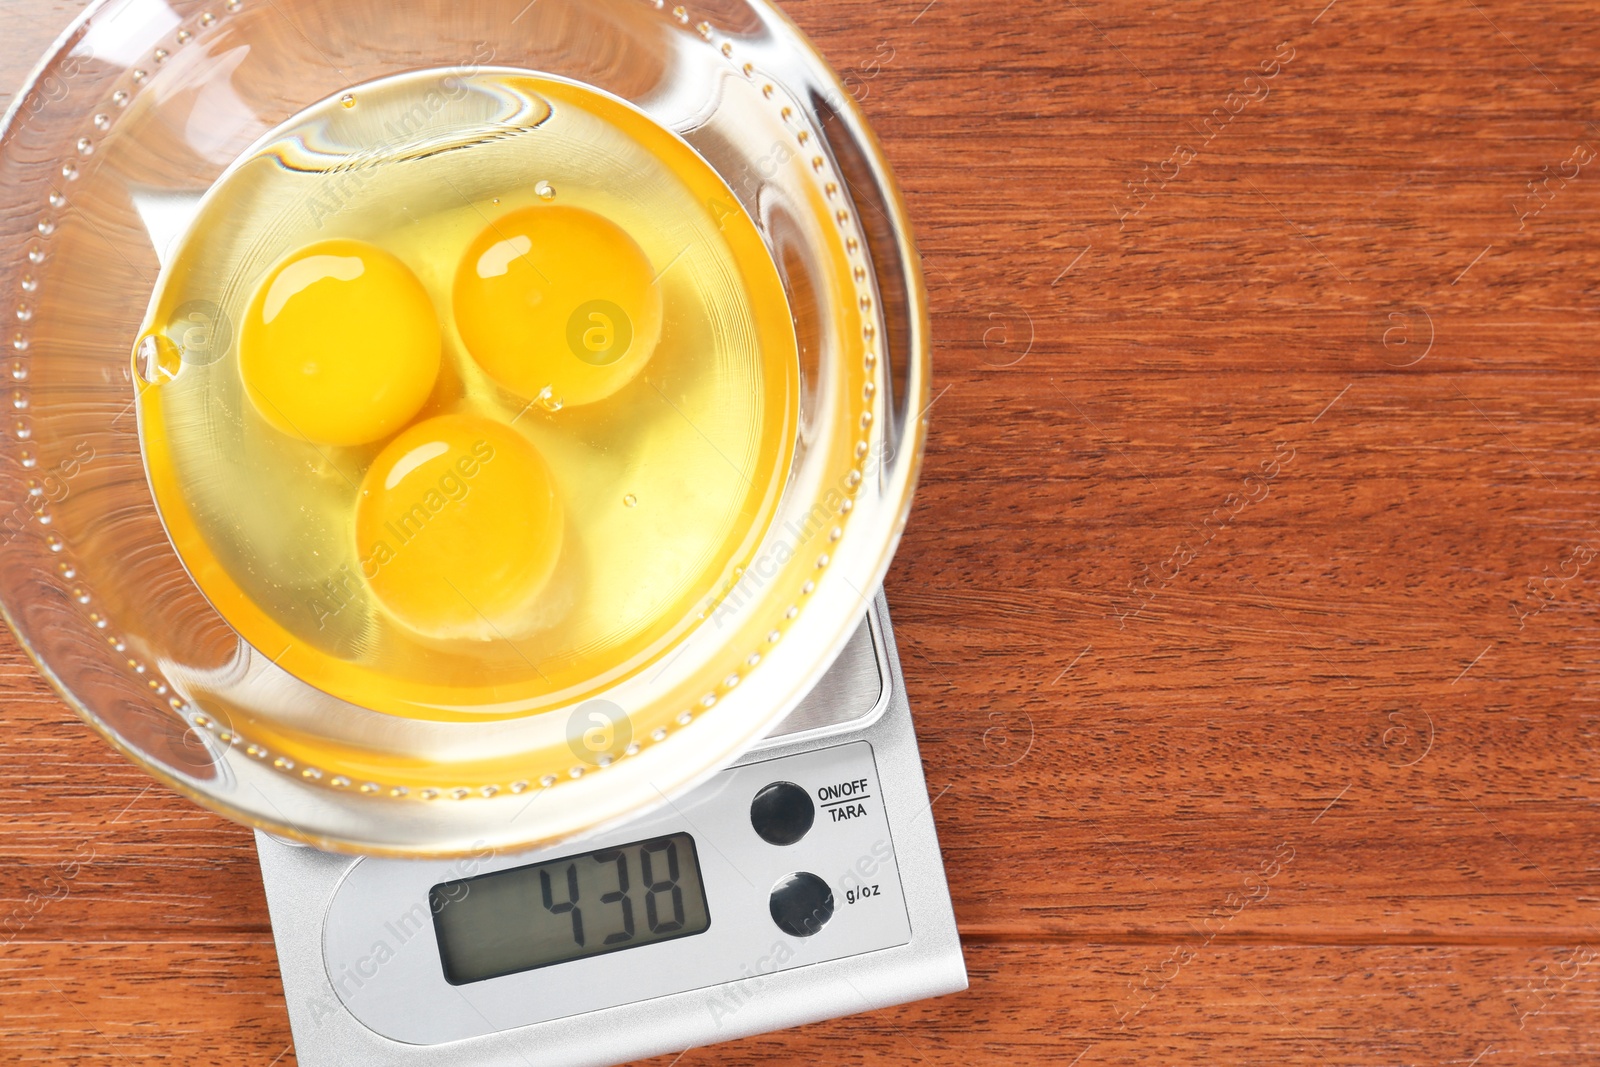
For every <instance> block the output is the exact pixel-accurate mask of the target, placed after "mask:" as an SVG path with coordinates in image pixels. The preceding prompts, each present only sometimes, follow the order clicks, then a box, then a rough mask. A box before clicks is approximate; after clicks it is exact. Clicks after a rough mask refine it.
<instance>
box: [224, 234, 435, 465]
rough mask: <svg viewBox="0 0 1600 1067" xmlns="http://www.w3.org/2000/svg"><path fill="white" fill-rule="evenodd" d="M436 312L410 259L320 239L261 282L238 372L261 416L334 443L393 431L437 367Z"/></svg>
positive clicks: (422, 395) (420, 398)
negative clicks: (404, 259) (408, 264)
mask: <svg viewBox="0 0 1600 1067" xmlns="http://www.w3.org/2000/svg"><path fill="white" fill-rule="evenodd" d="M439 349H440V341H439V322H438V319H437V317H436V316H435V315H434V311H433V304H432V302H431V301H429V299H428V294H427V291H426V290H425V289H423V287H422V283H421V282H420V281H418V280H417V277H416V275H414V274H412V273H411V271H410V269H409V268H407V267H406V265H405V264H404V263H402V262H400V261H399V260H398V259H396V258H395V257H394V256H392V255H390V254H389V253H388V252H385V251H383V250H382V249H380V248H375V247H373V246H372V245H369V244H366V243H364V242H361V241H351V240H331V241H318V242H316V243H314V244H310V245H307V246H306V247H304V248H302V249H300V250H299V251H298V252H295V253H294V254H293V255H291V256H289V257H288V258H287V259H285V260H284V261H283V262H282V263H279V264H278V265H277V266H276V267H274V268H273V269H272V271H271V272H270V273H269V274H268V275H267V276H266V278H265V279H264V280H263V281H262V282H261V284H260V286H258V287H257V289H256V292H255V295H254V296H253V297H252V298H251V300H250V307H249V310H248V311H247V312H246V314H245V320H244V325H243V326H242V328H241V329H240V333H239V372H240V374H241V375H242V377H243V378H244V387H245V392H246V394H247V395H248V396H249V397H250V401H251V403H252V404H254V405H255V408H256V410H257V411H258V412H260V413H261V416H262V418H264V419H266V420H267V422H269V423H271V424H272V425H273V426H275V427H277V428H278V429H279V430H282V431H283V432H284V433H287V434H293V435H295V436H297V437H304V438H306V439H308V440H311V441H317V442H321V443H324V444H330V445H358V444H363V443H365V442H368V441H376V440H378V439H379V438H382V437H387V436H388V435H390V434H392V433H394V432H395V431H396V430H398V429H400V427H402V426H404V425H405V424H406V423H407V422H409V421H410V420H411V417H412V416H413V415H415V414H416V413H417V410H418V409H419V408H421V407H422V404H423V402H424V401H425V400H427V398H428V394H429V393H430V392H432V391H433V383H434V379H436V378H437V377H438V376H439Z"/></svg>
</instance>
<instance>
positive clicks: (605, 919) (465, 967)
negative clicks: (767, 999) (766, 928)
mask: <svg viewBox="0 0 1600 1067" xmlns="http://www.w3.org/2000/svg"><path fill="white" fill-rule="evenodd" d="M428 902H429V904H430V906H431V907H432V910H433V926H434V931H435V933H436V934H437V935H438V941H439V956H440V960H441V962H442V964H443V966H444V976H445V980H446V981H448V982H449V983H450V984H451V985H466V984H467V983H469V982H481V981H483V980H485V979H488V978H498V977H500V976H502V975H507V974H515V973H517V972H518V971H529V970H533V969H534V968H535V967H548V966H549V965H551V964H553V963H565V962H567V961H568V960H576V959H582V958H584V957H586V956H598V955H601V954H602V953H606V952H617V951H620V950H622V949H628V948H634V947H636V946H639V945H649V944H653V943H655V942H657V941H670V940H672V939H673V938H679V937H691V936H693V935H695V934H699V933H703V932H705V930H706V929H708V928H709V927H710V926H711V913H710V911H709V909H708V908H707V905H706V893H705V885H704V883H703V882H702V881H701V878H700V859H699V856H698V855H697V854H696V853H695V847H694V838H692V837H690V836H689V835H688V834H671V835H669V836H667V837H656V838H651V839H650V840H648V841H636V842H634V843H633V844H630V845H619V846H617V847H615V848H606V849H601V850H599V851H598V852H589V853H585V854H583V855H580V856H567V857H564V858H562V859H557V860H546V861H544V862H541V863H533V864H529V865H528V866H526V867H515V868H513V869H511V870H508V871H496V872H494V873H493V874H484V875H479V876H478V877H476V878H467V879H462V880H460V881H454V882H441V883H439V884H438V885H436V886H434V887H433V888H432V889H431V890H429V891H428Z"/></svg>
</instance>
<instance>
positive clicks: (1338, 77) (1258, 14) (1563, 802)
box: [0, 0, 1600, 1067]
mask: <svg viewBox="0 0 1600 1067" xmlns="http://www.w3.org/2000/svg"><path fill="white" fill-rule="evenodd" d="M1324 2H1325V0H1310V2H1309V3H1305V4H1300V3H1290V4H1287V5H1279V6H1278V7H1276V8H1274V9H1271V10H1267V9H1264V8H1262V7H1261V6H1260V5H1255V4H1249V5H1247V4H1243V3H1239V2H1236V0H1228V2H1226V3H1218V4H1200V3H1192V2H1190V3H1176V4H1148V3H1132V4H1125V3H1110V2H1105V0H1081V2H1080V0H1005V2H1001V3H990V4H972V3H958V2H955V0H931V2H930V0H886V2H883V3H866V2H862V0H793V2H791V3H789V4H788V5H787V10H788V11H789V12H790V14H791V15H793V16H794V17H795V18H796V19H797V20H798V21H799V22H800V23H801V25H802V26H803V27H804V28H805V29H806V30H807V31H808V32H809V33H810V34H811V35H812V36H813V37H814V39H815V40H816V41H817V42H818V44H819V45H820V46H821V48H822V50H823V52H824V53H825V54H826V55H828V56H829V57H830V58H831V60H832V61H833V63H834V64H835V66H836V67H837V68H838V69H839V70H840V71H842V72H844V73H845V74H846V75H847V76H848V77H849V79H850V83H851V85H852V87H853V91H855V92H856V93H857V95H858V96H859V97H860V98H861V100H862V103H863V105H864V107H865V110H866V112H867V113H868V115H869V116H870V118H871V119H872V121H873V122H874V123H875V124H876V126H877V130H878V132H879V133H880V135H881V136H882V139H883V142H884V144H885V146H886V149H887V152H888V154H889V156H890V158H891V159H892V161H893V162H894V164H895V166H896V167H897V168H898V172H899V177H900V180H901V182H902V183H903V184H904V187H905V190H906V193H907V196H908V198H909V202H910V206H911V213H912V216H913V218H914V220H915V222H916V224H917V230H918V234H919V237H920V239H921V242H922V247H923V249H924V252H925V255H926V260H927V262H926V267H927V273H928V277H929V282H930V288H931V291H932V299H933V311H934V323H935V337H936V344H937V353H936V357H935V364H936V376H935V377H936V380H935V385H934V388H935V391H936V392H937V393H938V396H939V399H938V401H937V402H936V404H935V406H934V409H933V433H932V439H931V441H930V443H929V449H928V457H927V468H926V474H925V476H924V479H923V484H922V488H921V492H920V495H919V497H918V503H917V508H916V511H915V514H914V516H913V519H912V522H911V526H910V529H909V531H908V533H907V535H906V540H905V543H904V546H903V548H902V550H901V552H900V555H899V558H898V560H897V562H896V564H895V567H894V570H893V572H892V574H891V576H890V579H889V582H888V590H889V597H890V602H891V604H892V606H893V608H894V611H895V621H896V624H897V627H898V633H899V640H900V648H901V653H902V655H903V658H904V665H905V672H906V677H907V682H908V685H909V688H910V694H911V701H912V706H913V707H914V708H915V709H916V712H917V714H918V717H919V726H920V732H921V736H922V745H923V756H924V760H925V763H926V768H927V775H928V781H929V785H930V790H931V794H932V795H933V796H934V797H936V798H937V801H936V803H935V807H934V811H935V812H936V815H937V819H938V824H939V829H940V832H941V834H942V837H943V841H944V847H945V857H946V861H947V863H948V866H949V875H950V884H951V889H952V893H953V896H954V898H955V906H956V912H957V915H958V917H959V919H960V924H961V927H962V932H963V938H964V942H965V946H966V952H967V961H968V966H969V968H970V969H971V973H972V989H971V990H970V991H969V992H968V993H966V994H963V995H960V996H955V997H950V998H945V999H942V1000H938V1001H933V1002H927V1003H922V1004H915V1005H911V1006H908V1007H904V1008H899V1009H895V1010H891V1011H882V1012H876V1013H873V1014H870V1015H866V1016H861V1017H856V1018H849V1019H841V1020H838V1021H835V1022H831V1023H826V1024H822V1025H817V1026H811V1027H807V1028H805V1029H803V1030H800V1031H798V1032H789V1033H783V1034H778V1035H773V1036H769V1037H764V1038H756V1039H753V1040H748V1041H744V1042H740V1043H738V1044H735V1045H732V1046H727V1047H721V1048H718V1049H716V1050H714V1051H713V1050H694V1051H690V1052H688V1053H687V1054H686V1055H684V1056H683V1057H681V1058H679V1059H677V1060H673V1058H672V1057H666V1058H663V1059H661V1060H660V1061H658V1063H659V1067H667V1065H668V1064H669V1063H679V1064H683V1065H684V1067H689V1065H695V1064H711V1063H720V1064H754V1063H773V1062H803V1063H818V1064H865V1063H871V1064H901V1063H905V1064H910V1063H923V1064H950V1065H962V1067H965V1065H968V1064H972V1063H975V1062H977V1063H985V1062H1002V1061H1006V1062H1012V1063H1032V1062H1047V1063H1059V1064H1062V1065H1069V1064H1082V1065H1083V1067H1100V1065H1109V1064H1151V1065H1154V1064H1161V1065H1169V1064H1212V1063H1236V1064H1272V1065H1277V1064H1283V1063H1316V1064H1319V1065H1332V1064H1419V1065H1434V1064H1439V1065H1443V1064H1463V1065H1465V1064H1481V1065H1483V1067H1497V1065H1503V1064H1508V1063H1535V1062H1537V1063H1541V1064H1551V1065H1554V1064H1593V1063H1595V1062H1597V1060H1600V955H1597V952H1600V918H1597V910H1596V909H1597V905H1600V850H1597V846H1600V807H1597V803H1600V780H1597V774H1600V759H1597V756H1596V745H1597V742H1600V717H1597V708H1600V671H1597V669H1596V665H1595V661H1594V659H1593V657H1594V656H1595V655H1596V651H1597V647H1600V629H1597V627H1596V608H1597V605H1600V591H1597V590H1600V586H1597V584H1596V580H1597V578H1600V559H1597V558H1596V556H1597V553H1600V528H1597V526H1596V525H1595V522H1594V518H1593V517H1594V514H1595V508H1596V504H1597V503H1600V487H1597V486H1596V485H1595V482H1594V480H1593V478H1592V473H1593V471H1594V469H1595V464H1596V449H1600V429H1597V428H1596V426H1595V415H1596V412H1597V410H1600V408H1597V406H1596V405H1597V404H1600V376H1597V375H1596V374H1595V373H1594V368H1595V361H1596V347H1595V331H1594V321H1595V315H1596V312H1597V305H1600V243H1597V241H1596V240H1595V237H1594V235H1595V234H1596V233H1597V232H1600V231H1597V229H1596V224H1597V217H1596V216H1597V213H1600V173H1595V169H1594V168H1592V167H1588V166H1585V163H1586V162H1588V161H1590V160H1593V159H1595V158H1596V155H1597V153H1600V127H1597V126H1596V125H1594V120H1595V119H1596V118H1597V117H1600V112H1597V111H1596V105H1597V100H1600V67H1597V60H1600V22H1597V21H1596V19H1595V17H1594V12H1593V8H1592V5H1588V4H1584V3H1581V2H1578V0H1572V2H1567V3H1551V2H1546V0H1532V2H1524V3H1519V4H1513V3H1508V2H1506V0H1452V2H1449V3H1445V2H1439V3H1431V4H1424V5H1413V4H1406V5H1394V4H1389V3H1376V2H1373V0H1334V2H1333V3H1329V4H1327V6H1326V7H1323V6H1322V4H1323V3H1324ZM78 7H79V4H78V2H77V0H50V2H48V3H41V2H40V0H7V2H5V3H4V4H3V6H0V30H3V31H4V36H3V37H0V39H3V40H4V41H5V46H4V51H5V56H4V67H3V70H0V82H3V83H4V84H5V85H6V86H8V87H15V86H17V85H19V84H20V81H21V78H22V76H23V72H24V71H25V69H26V68H27V66H28V65H29V64H31V62H32V61H33V58H34V56H35V55H37V54H38V53H39V52H40V51H41V50H42V49H43V48H44V46H45V45H46V44H47V42H48V40H49V38H50V37H52V36H53V35H54V34H55V33H56V32H57V31H58V30H59V28H60V27H62V26H64V25H65V23H66V22H67V20H68V19H69V18H70V17H71V15H72V14H73V13H74V12H75V10H76V9H77V8H78ZM1530 183H1536V184H1533V185H1530ZM0 675H3V677H0V685H3V686H4V703H3V706H0V906H3V907H4V908H8V909H9V908H14V907H19V906H28V905H27V901H28V894H29V893H37V894H42V895H46V896H49V897H53V898H54V899H49V900H47V901H46V902H45V904H44V905H43V906H42V907H40V908H39V909H38V911H37V914H34V915H33V916H32V918H31V920H30V922H29V923H28V924H27V927H26V929H25V931H24V932H23V933H22V934H21V935H20V936H19V937H17V938H16V940H14V941H12V942H11V943H10V944H8V945H6V946H5V947H4V948H3V949H0V1047H3V1048H4V1049H5V1052H4V1056H3V1058H4V1059H5V1060H6V1061H7V1062H10V1063H25V1064H35V1063H71V1064H101V1063H105V1064H111V1063H144V1062H147V1061H154V1060H166V1059H169V1058H170V1059H171V1060H172V1061H174V1062H179V1063H184V1064H191V1065H196V1064H227V1065H230V1067H236V1065H239V1064H254V1065H258V1067H266V1065H270V1064H280V1065H282V1064H289V1063H292V1062H293V1061H294V1053H293V1050H292V1047H291V1041H290V1034H289V1027H288V1023H287V1019H286V1017H285V1014H284V1005H283V998H282V992H281V989H280V986H279V982H278V975H277V970H276V965H275V961H274V957H273V948H272V939H271V936H270V933H269V929H268V924H267V914H266V908H265V905H264V902H263V899H262V892H261V886H260V881H259V878H258V875H257V871H256V864H255V858H254V852H253V849H252V846H251V842H250V838H249V835H248V834H247V833H246V832H245V831H244V830H242V829H240V828H238V827H235V826H232V825H230V824H227V823H225V822H223V821H221V820H219V819H217V818H215V817H213V816H211V815H209V814H206V813H204V812H202V811H200V810H199V809H197V808H195V807H193V806H192V805H191V804H189V803H188V802H186V801H184V800H182V799H180V798H179V797H177V796H176V795H174V794H172V793H170V792H168V791H167V790H166V789H164V788H162V787H160V786H155V785H152V784H150V783H149V782H148V781H147V780H146V779H145V778H144V776H143V775H142V774H141V773H140V772H139V771H137V770H135V769H134V768H133V767H131V766H129V765H127V764H125V763H124V762H123V761H122V760H121V759H120V758H118V757H117V756H115V755H113V754H112V753H111V752H110V751H109V750H108V749H107V748H106V747H105V746H104V745H103V744H102V743H101V742H100V741H99V740H98V739H96V738H95V737H94V736H92V735H91V733H90V732H89V730H88V729H86V728H85V727H83V726H82V725H80V724H79V723H78V722H77V721H76V720H75V719H74V718H73V716H72V715H71V714H70V713H69V712H68V711H67V709H66V708H65V707H64V706H63V704H62V703H61V702H60V701H59V700H58V699H57V698H56V697H55V696H54V695H53V694H52V693H51V692H50V691H49V690H48V689H47V688H46V687H45V686H44V685H43V683H41V682H40V681H38V680H37V679H36V678H35V676H34V674H33V671H32V670H31V668H30V667H29V665H28V663H27V662H26V660H25V659H24V657H23V656H22V654H21V653H20V652H19V651H18V650H17V648H16V647H15V645H14V643H13V642H11V640H10V639H9V635H7V636H6V637H5V638H4V639H3V640H0ZM69 872H70V873H69ZM30 914H31V913H30Z"/></svg>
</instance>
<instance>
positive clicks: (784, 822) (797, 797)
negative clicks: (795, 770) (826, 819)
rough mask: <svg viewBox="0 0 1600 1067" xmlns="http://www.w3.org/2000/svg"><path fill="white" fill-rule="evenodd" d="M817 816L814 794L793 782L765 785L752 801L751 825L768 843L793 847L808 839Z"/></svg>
mask: <svg viewBox="0 0 1600 1067" xmlns="http://www.w3.org/2000/svg"><path fill="white" fill-rule="evenodd" d="M816 817H817V809H816V806H815V805H814V804H812V803H811V794H810V793H807V792H806V791H805V790H804V789H801V788H800V787H799V786H797V785H795V784H794V783H793V782H773V783H772V784H771V785H767V786H762V787H761V792H759V793H757V794H756V798H755V800H753V801H751V802H750V825H751V826H754V827H755V828H756V833H758V834H760V835H761V840H763V841H765V842H767V843H768V844H773V845H792V844H794V843H795V842H796V841H798V840H800V839H801V838H802V837H804V836H806V834H807V833H808V832H809V831H810V829H811V824H812V822H813V821H814V820H815V819H816Z"/></svg>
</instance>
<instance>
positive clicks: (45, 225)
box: [39, 219, 56, 237]
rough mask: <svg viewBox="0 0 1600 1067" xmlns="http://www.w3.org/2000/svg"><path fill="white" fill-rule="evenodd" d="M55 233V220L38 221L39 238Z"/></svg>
mask: <svg viewBox="0 0 1600 1067" xmlns="http://www.w3.org/2000/svg"><path fill="white" fill-rule="evenodd" d="M55 232H56V221H55V219H40V220H39V233H40V235H41V236H43V237H49V236H50V235H51V234H53V233H55Z"/></svg>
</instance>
